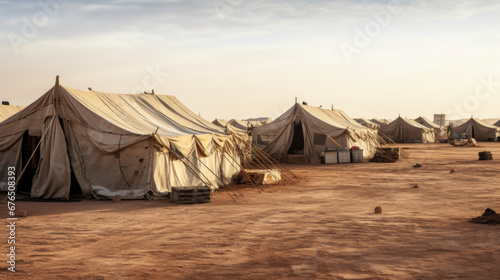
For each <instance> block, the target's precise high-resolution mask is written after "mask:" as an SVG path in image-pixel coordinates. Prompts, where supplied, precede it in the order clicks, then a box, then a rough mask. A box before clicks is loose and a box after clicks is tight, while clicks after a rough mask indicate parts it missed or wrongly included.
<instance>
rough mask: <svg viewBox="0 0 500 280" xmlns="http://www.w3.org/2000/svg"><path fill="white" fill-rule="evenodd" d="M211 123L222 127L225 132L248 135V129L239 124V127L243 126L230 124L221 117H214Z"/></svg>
mask: <svg viewBox="0 0 500 280" xmlns="http://www.w3.org/2000/svg"><path fill="white" fill-rule="evenodd" d="M212 123H213V124H215V125H217V126H219V127H222V128H224V130H225V131H226V133H227V134H237V135H239V136H248V132H249V130H248V128H247V127H245V126H240V127H244V128H239V127H236V126H233V125H231V124H230V123H229V122H227V121H225V120H223V119H215V120H214V121H213V122H212ZM246 138H248V137H246Z"/></svg>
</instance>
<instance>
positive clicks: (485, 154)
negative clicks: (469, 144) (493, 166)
mask: <svg viewBox="0 0 500 280" xmlns="http://www.w3.org/2000/svg"><path fill="white" fill-rule="evenodd" d="M478 155H479V160H493V155H492V154H491V152H490V151H484V152H479V153H478Z"/></svg>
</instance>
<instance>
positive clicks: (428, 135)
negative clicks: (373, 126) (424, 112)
mask: <svg viewBox="0 0 500 280" xmlns="http://www.w3.org/2000/svg"><path fill="white" fill-rule="evenodd" d="M379 132H380V133H381V134H382V135H381V136H384V135H385V136H387V137H389V138H390V139H391V140H392V141H394V142H396V143H429V142H435V140H436V138H435V134H434V130H433V129H432V128H428V127H425V126H423V125H422V124H419V123H417V122H416V121H414V120H409V119H404V118H402V117H398V118H397V119H395V120H394V121H393V122H391V123H390V124H388V125H386V126H384V127H381V128H380V129H379Z"/></svg>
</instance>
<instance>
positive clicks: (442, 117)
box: [434, 114, 450, 126]
mask: <svg viewBox="0 0 500 280" xmlns="http://www.w3.org/2000/svg"><path fill="white" fill-rule="evenodd" d="M434 123H435V124H437V125H439V126H447V125H448V124H450V122H449V121H448V115H446V114H434Z"/></svg>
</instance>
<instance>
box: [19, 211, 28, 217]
mask: <svg viewBox="0 0 500 280" xmlns="http://www.w3.org/2000/svg"><path fill="white" fill-rule="evenodd" d="M16 216H18V217H26V216H28V211H27V210H17V211H16Z"/></svg>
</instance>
